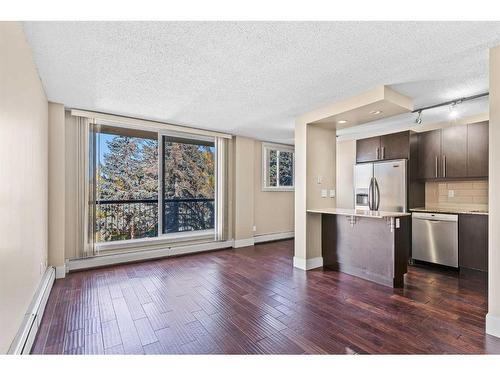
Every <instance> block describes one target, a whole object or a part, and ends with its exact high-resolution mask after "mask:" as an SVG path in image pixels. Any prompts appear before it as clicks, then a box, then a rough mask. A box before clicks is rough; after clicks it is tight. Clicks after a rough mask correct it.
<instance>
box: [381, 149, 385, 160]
mask: <svg viewBox="0 0 500 375" xmlns="http://www.w3.org/2000/svg"><path fill="white" fill-rule="evenodd" d="M382 159H385V147H382Z"/></svg>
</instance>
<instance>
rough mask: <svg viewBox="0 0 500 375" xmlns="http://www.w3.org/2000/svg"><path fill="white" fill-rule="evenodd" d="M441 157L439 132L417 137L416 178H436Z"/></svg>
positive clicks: (424, 133)
mask: <svg viewBox="0 0 500 375" xmlns="http://www.w3.org/2000/svg"><path fill="white" fill-rule="evenodd" d="M440 157H441V130H432V131H428V132H423V133H420V134H419V135H418V177H419V178H422V179H431V178H438V177H439V175H440V166H439V160H440Z"/></svg>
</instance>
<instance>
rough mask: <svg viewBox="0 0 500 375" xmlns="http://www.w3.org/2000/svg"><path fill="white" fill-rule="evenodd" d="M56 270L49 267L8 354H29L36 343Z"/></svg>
mask: <svg viewBox="0 0 500 375" xmlns="http://www.w3.org/2000/svg"><path fill="white" fill-rule="evenodd" d="M55 274H56V270H55V268H54V267H48V268H47V269H46V270H45V273H44V274H43V276H42V279H41V280H40V284H39V285H38V288H37V290H36V292H35V295H34V296H33V299H32V300H31V303H30V305H29V307H28V311H27V312H26V314H25V315H24V319H23V321H22V323H21V326H20V327H19V330H18V331H17V335H16V337H15V338H14V340H13V341H12V344H11V345H10V348H9V351H8V354H29V353H30V351H31V347H32V346H33V342H34V341H35V337H36V333H37V332H38V327H39V326H40V324H41V322H42V317H43V312H44V311H45V306H46V305H47V300H48V299H49V294H50V291H51V290H52V285H54V280H55Z"/></svg>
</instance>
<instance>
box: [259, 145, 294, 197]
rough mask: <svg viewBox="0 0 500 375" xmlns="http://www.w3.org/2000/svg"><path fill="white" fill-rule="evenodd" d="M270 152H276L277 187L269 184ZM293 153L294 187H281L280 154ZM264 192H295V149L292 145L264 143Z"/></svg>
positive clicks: (262, 179)
mask: <svg viewBox="0 0 500 375" xmlns="http://www.w3.org/2000/svg"><path fill="white" fill-rule="evenodd" d="M268 151H276V152H277V155H276V170H277V178H276V186H269V185H268V184H267V183H268V181H267V174H268V170H269V162H270V161H269V160H268V157H267V155H268ZM280 152H291V153H292V185H291V186H280V179H279V153H280ZM261 181H262V191H268V192H269V191H282V192H283V191H295V147H294V146H291V145H284V144H279V143H269V142H262V178H261Z"/></svg>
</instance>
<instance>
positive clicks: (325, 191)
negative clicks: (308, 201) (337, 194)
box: [321, 189, 328, 198]
mask: <svg viewBox="0 0 500 375" xmlns="http://www.w3.org/2000/svg"><path fill="white" fill-rule="evenodd" d="M327 196H328V192H327V190H326V189H321V198H326V197H327Z"/></svg>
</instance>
